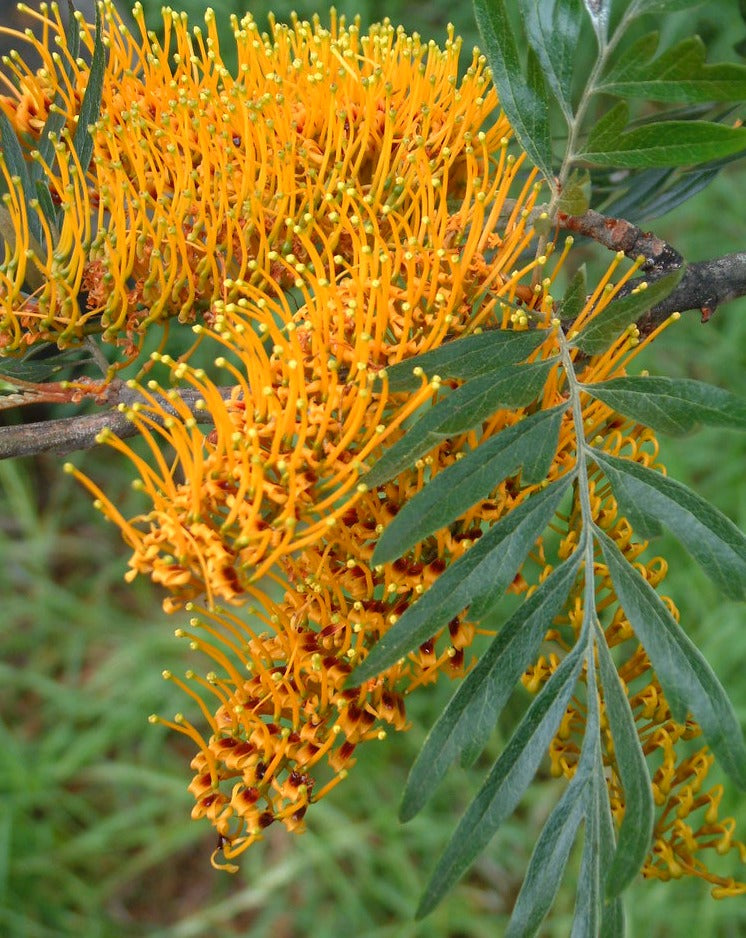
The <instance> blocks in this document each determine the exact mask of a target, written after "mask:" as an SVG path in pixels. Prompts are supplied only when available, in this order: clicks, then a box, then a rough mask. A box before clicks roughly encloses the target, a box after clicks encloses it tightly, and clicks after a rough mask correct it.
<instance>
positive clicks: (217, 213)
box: [0, 0, 527, 355]
mask: <svg viewBox="0 0 746 938" xmlns="http://www.w3.org/2000/svg"><path fill="white" fill-rule="evenodd" d="M102 10H103V15H104V22H105V44H106V49H107V65H106V70H105V75H104V83H103V100H102V110H101V114H100V116H99V118H98V120H97V121H96V122H95V124H94V125H93V126H92V135H93V147H94V149H93V159H92V162H91V165H90V166H88V167H82V168H81V167H80V166H79V164H78V161H77V155H76V153H75V151H74V148H73V147H72V145H71V141H70V138H69V131H70V129H72V128H73V127H74V126H75V122H76V121H77V114H78V110H79V107H80V98H81V90H82V89H85V88H86V87H87V84H88V77H89V73H88V68H89V66H88V65H87V64H86V62H85V61H84V60H83V59H82V58H80V57H78V58H73V57H72V55H71V54H70V50H69V49H68V46H67V43H66V40H65V38H64V31H63V27H62V24H61V21H60V17H59V13H58V11H57V9H56V6H55V5H53V6H52V13H53V16H49V15H47V14H48V11H47V8H46V6H43V7H42V13H41V14H31V15H35V16H37V17H38V18H40V19H41V20H42V23H43V26H44V32H43V35H42V38H41V39H40V40H33V39H30V40H26V37H23V36H20V35H18V38H19V39H21V40H23V41H30V42H31V44H32V46H33V47H34V50H35V51H36V52H37V53H38V54H39V55H41V57H42V62H43V67H42V69H41V70H40V71H37V72H34V71H32V70H30V69H29V68H28V67H27V66H25V65H24V64H23V61H22V60H21V58H20V57H16V58H14V59H13V64H12V69H11V71H12V72H13V73H14V74H13V75H12V77H13V78H14V79H15V82H14V83H11V82H10V81H8V79H6V82H7V83H8V84H10V86H11V88H12V93H11V94H10V95H6V96H5V97H3V98H0V107H2V108H3V110H4V111H5V113H6V115H7V116H8V117H9V118H10V119H11V121H12V122H13V123H14V125H15V127H16V129H17V130H18V131H19V132H20V133H21V134H22V135H23V136H24V139H25V140H26V141H28V142H29V145H30V146H33V144H34V143H35V142H36V139H37V138H38V135H39V134H40V132H41V128H42V126H43V120H44V118H45V117H46V116H47V115H48V113H49V110H50V107H51V102H52V100H53V99H54V97H55V95H57V97H58V98H59V100H58V102H57V104H56V107H57V108H58V109H60V110H61V111H62V112H63V113H64V114H66V115H67V125H68V126H67V129H66V130H64V131H63V133H62V134H61V136H60V139H59V140H58V141H57V145H56V156H55V161H54V165H53V166H45V167H44V178H45V182H46V184H47V185H48V186H49V188H50V192H51V197H52V200H53V201H54V202H56V203H57V204H59V205H60V207H61V210H62V215H61V222H60V230H59V232H57V231H54V230H52V227H50V225H49V223H48V221H47V220H46V219H45V218H44V215H43V213H41V211H40V209H39V207H38V204H34V205H29V204H27V203H26V201H25V200H24V198H23V193H22V191H21V187H20V183H19V181H18V180H17V179H16V180H14V179H13V178H12V177H11V173H10V170H9V168H8V167H7V165H6V164H5V163H4V162H3V161H0V171H2V172H3V173H4V175H5V181H6V184H7V187H8V190H9V198H8V200H7V211H8V213H9V218H8V224H9V225H10V226H11V227H12V229H13V230H14V232H15V236H16V241H17V245H16V248H15V250H14V248H13V245H9V247H8V248H7V249H6V253H7V251H8V250H9V251H10V252H11V254H12V257H11V256H6V260H5V263H3V264H0V302H2V307H3V311H4V320H3V322H2V323H0V342H1V343H2V345H3V346H4V347H5V349H6V350H13V349H16V348H20V347H23V346H25V345H27V344H30V343H32V342H34V341H37V340H54V341H58V342H59V343H61V344H70V343H75V342H79V341H80V340H81V338H82V337H83V336H84V335H85V334H87V333H89V332H92V331H99V332H102V333H103V336H104V338H105V339H107V340H110V341H112V342H116V343H117V344H120V345H121V344H124V345H125V346H126V350H127V352H128V354H129V355H134V354H135V352H136V350H137V349H138V348H139V347H140V345H141V344H142V341H143V337H144V334H145V332H146V331H147V330H148V329H149V327H150V326H151V325H152V324H153V323H154V322H156V321H166V320H168V319H169V318H170V317H174V316H178V318H179V319H180V321H182V322H184V321H186V322H194V321H198V320H201V319H202V317H203V316H205V314H208V313H209V310H210V309H211V307H212V304H213V303H214V302H215V301H216V300H222V301H224V302H233V301H235V300H236V299H238V298H240V295H241V294H240V290H241V287H240V286H237V287H236V288H235V289H234V288H233V287H230V286H228V284H230V283H234V284H237V285H241V284H244V283H249V284H251V285H252V286H253V287H258V288H260V289H266V290H267V291H268V292H269V293H270V294H273V293H274V292H275V291H276V290H277V288H278V287H279V288H281V289H286V288H292V287H293V286H294V285H298V284H299V283H306V282H307V279H308V278H307V276H306V274H307V273H311V275H312V279H313V282H314V285H315V284H316V281H320V280H323V279H326V280H328V281H329V284H330V287H331V289H332V291H333V290H334V289H335V288H336V287H337V286H338V285H339V284H340V283H341V282H342V281H344V279H345V278H346V277H347V276H348V275H349V272H350V271H351V270H354V272H355V278H356V279H357V278H358V276H359V271H358V270H357V260H356V257H357V252H358V251H359V250H360V247H361V246H362V245H363V244H365V243H367V244H368V245H369V246H371V248H373V247H374V246H376V245H379V244H382V243H392V242H394V243H396V244H397V245H400V246H401V252H402V253H406V254H407V255H408V257H407V259H406V262H405V264H404V266H403V268H402V269H401V270H400V271H398V273H399V280H398V294H399V296H398V297H396V296H391V297H390V296H389V295H388V294H389V292H390V291H389V290H387V291H386V296H385V297H383V298H382V300H381V302H384V303H385V302H387V301H388V300H389V299H391V300H392V301H393V300H395V299H397V298H398V299H399V300H400V302H402V303H406V302H407V301H409V302H410V303H411V302H412V299H411V298H409V297H408V290H407V286H406V284H407V281H408V278H409V276H410V275H411V274H412V273H413V272H414V271H415V270H416V269H417V268H418V267H419V266H421V264H422V263H423V262H422V260H421V259H420V254H421V252H422V248H423V247H426V246H429V245H434V244H436V243H437V244H438V245H441V246H443V245H444V243H445V246H446V247H447V246H448V245H449V244H450V246H452V247H458V240H459V238H468V237H470V238H472V239H475V240H478V239H479V238H480V236H481V224H480V222H481V219H480V218H479V217H478V216H477V217H475V218H472V217H471V215H470V213H471V211H472V208H473V206H474V205H477V206H478V205H479V204H482V205H485V204H490V205H494V204H496V200H497V203H499V204H500V206H501V205H502V199H504V191H506V190H507V188H508V187H509V185H510V183H511V182H512V181H513V179H514V178H515V176H516V173H517V171H518V166H519V163H520V162H521V161H520V160H517V161H514V160H513V158H512V157H509V156H508V155H507V152H506V150H505V145H506V144H507V135H508V134H509V127H508V124H507V122H506V121H505V118H504V117H502V116H500V117H498V119H497V120H495V121H493V122H492V123H489V122H488V120H487V119H488V117H489V116H490V115H491V114H492V113H493V112H494V110H495V106H496V97H495V92H494V89H492V88H491V87H490V83H489V75H488V73H487V71H486V69H485V60H484V58H483V57H480V56H478V55H477V54H476V53H475V55H474V58H473V61H472V64H471V66H470V67H469V68H468V69H467V72H466V75H465V76H464V77H463V79H461V80H459V78H458V57H459V50H460V41H459V40H455V39H454V38H453V36H452V35H451V36H450V37H449V39H448V40H447V42H446V44H445V48H444V49H443V50H441V49H439V48H438V47H437V46H436V45H435V44H434V43H429V44H425V43H423V42H421V41H420V40H419V39H418V38H412V37H409V36H407V35H406V34H405V33H404V32H403V31H402V30H401V29H394V27H393V26H391V25H390V24H389V23H384V24H382V25H380V26H374V27H372V28H371V30H370V31H369V32H368V34H367V35H366V34H363V33H361V31H360V29H359V26H358V25H357V24H351V25H350V26H349V27H348V26H346V25H345V23H344V19H343V18H340V19H337V17H336V16H335V15H334V14H332V17H331V24H330V27H329V28H328V29H327V28H324V27H322V25H321V24H320V22H319V21H318V19H317V20H315V21H314V23H313V24H309V23H304V22H300V21H295V22H294V23H293V25H292V26H284V25H279V24H276V25H274V26H273V31H272V35H271V36H267V35H264V34H261V33H260V32H259V30H258V28H257V25H256V23H255V22H254V21H253V20H252V18H251V16H250V15H247V16H246V17H245V18H244V19H243V20H241V21H240V22H239V21H238V20H236V18H235V17H233V18H232V24H233V32H234V38H235V44H236V54H237V57H238V70H237V73H236V74H235V75H232V74H231V73H229V71H228V70H227V69H226V67H225V65H224V64H223V62H222V59H221V55H220V49H219V40H218V35H217V29H216V23H215V16H214V14H213V13H212V11H210V10H208V12H207V14H206V17H205V20H206V33H205V34H203V33H202V31H201V30H199V29H195V30H194V32H190V30H189V29H188V27H187V23H186V19H185V17H184V16H182V15H179V14H176V13H173V12H172V11H166V12H165V13H164V37H163V40H162V42H159V41H158V40H157V39H156V38H155V36H154V34H153V33H152V32H149V31H148V30H147V29H146V27H145V23H144V18H143V11H142V8H141V7H140V6H139V5H138V6H137V7H136V8H135V10H134V16H135V21H136V23H137V27H138V30H139V36H138V35H133V34H132V33H131V32H130V31H129V30H128V29H127V28H126V27H125V26H124V24H123V23H122V21H121V19H120V18H119V15H118V13H117V12H116V10H115V8H114V7H113V5H112V4H111V3H110V2H108V0H107V2H106V3H105V4H104V5H103V7H102ZM79 25H80V32H81V42H82V46H83V47H84V48H87V49H88V51H89V52H91V50H92V48H93V42H94V36H93V32H92V29H91V27H90V26H88V25H86V24H85V23H83V22H82V20H80V21H79ZM55 45H56V46H58V47H59V48H58V50H57V51H55V52H54V55H53V54H52V51H51V49H53V48H54V46H55ZM174 49H175V50H176V51H175V52H174V51H173V50H174ZM55 57H56V58H55ZM60 57H61V61H62V64H63V65H64V66H65V67H64V68H63V67H62V65H60V64H59V63H60ZM496 152H499V153H500V154H501V155H500V157H499V160H500V162H501V164H502V165H501V169H500V172H498V173H495V172H490V170H489V169H488V163H489V162H490V161H491V160H492V156H491V154H493V153H496ZM30 159H31V160H32V161H34V160H37V161H38V160H39V156H38V150H32V152H31V156H30ZM490 182H491V184H492V185H493V186H495V185H496V186H497V187H498V188H499V189H500V190H504V191H495V190H494V189H493V190H492V191H491V190H490V187H489V183H490ZM526 198H527V197H526V196H524V202H525V200H526ZM448 199H454V200H456V201H457V203H458V205H460V208H458V207H457V208H456V209H455V210H454V211H452V212H449V211H446V204H447V200H448ZM524 202H522V203H521V208H523V207H524ZM29 212H31V213H35V214H36V215H38V218H39V222H40V224H41V226H42V231H43V237H42V243H41V244H36V243H32V242H31V241H30V240H29V235H28V229H29V225H28V214H29ZM459 212H460V213H461V214H460V217H459ZM92 216H93V218H92ZM454 216H455V217H454ZM472 221H473V224H472V225H471V227H470V233H469V234H468V235H467V233H466V229H467V226H468V225H469V222H472ZM518 228H519V225H518V220H517V218H514V219H513V220H512V224H511V225H510V226H509V227H508V230H509V231H511V230H512V233H511V239H512V242H514V243H511V245H510V246H509V247H508V248H507V249H506V250H505V251H504V252H502V253H503V254H504V256H505V265H504V266H503V267H502V270H500V271H496V272H495V276H503V275H504V271H506V270H507V271H510V270H511V269H512V265H513V264H514V263H515V261H516V259H517V257H518V254H519V251H520V237H518V236H517V229H518ZM410 242H411V243H410ZM379 254H380V251H379V250H378V249H376V250H373V255H374V257H373V258H372V259H371V267H375V266H376V265H377V264H378V263H385V261H383V262H381V261H380V260H379V259H378V255H379ZM425 264H426V267H427V270H426V271H424V270H423V275H425V274H426V275H427V276H428V284H427V288H426V289H424V297H423V299H424V298H426V300H427V302H428V303H429V304H430V305H431V306H433V307H437V306H438V303H439V300H438V299H437V295H438V292H439V286H438V283H439V280H441V279H442V278H443V277H445V276H447V275H448V274H449V273H450V271H449V264H450V260H449V257H448V256H445V257H442V258H441V257H437V256H434V255H433V256H432V257H431V258H428V260H427V261H426V262H425ZM314 272H315V273H314ZM29 274H32V275H33V276H32V277H31V278H30V277H29ZM369 276H370V277H371V279H375V274H373V273H371V274H370V275H369ZM386 279H387V280H389V281H393V277H392V276H391V275H389V276H388V277H387V278H386ZM32 281H33V282H32ZM35 285H36V286H35ZM405 318H406V317H405ZM437 340H438V336H437V335H436V336H434V337H432V338H430V339H428V341H429V342H436V341H437ZM406 351H407V349H406V348H402V349H401V352H402V354H404V353H405V352H406ZM411 352H412V349H411V348H410V349H409V353H410V354H411Z"/></svg>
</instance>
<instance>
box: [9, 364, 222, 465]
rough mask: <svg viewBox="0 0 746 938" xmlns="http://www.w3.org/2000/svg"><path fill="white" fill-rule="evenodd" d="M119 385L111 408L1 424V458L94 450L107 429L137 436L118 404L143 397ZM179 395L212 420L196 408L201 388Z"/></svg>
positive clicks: (203, 415)
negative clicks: (6, 425)
mask: <svg viewBox="0 0 746 938" xmlns="http://www.w3.org/2000/svg"><path fill="white" fill-rule="evenodd" d="M117 385H118V386H116V387H113V388H112V389H111V390H110V391H109V393H107V403H113V404H114V405H115V406H113V407H107V409H106V410H105V411H103V412H101V413H98V414H81V415H80V416H79V417H77V416H76V417H62V418H59V419H56V420H43V421H39V422H37V423H24V424H18V425H17V426H12V427H0V459H9V458H11V457H14V456H39V455H41V454H42V453H53V454H55V455H58V456H66V455H68V454H69V453H73V452H75V451H76V450H81V449H91V448H92V447H93V446H95V445H96V443H97V440H96V437H97V436H98V434H99V433H100V432H101V431H102V430H103V429H105V428H106V429H109V430H111V431H112V432H114V433H116V435H117V436H118V437H120V438H122V439H126V438H128V437H132V436H136V435H137V433H138V430H137V427H136V426H135V425H134V424H133V423H132V422H131V421H130V420H128V419H127V417H126V416H125V414H124V413H122V411H120V410H119V409H118V408H117V407H116V404H120V403H122V404H134V403H135V401H138V400H141V399H142V398H141V397H140V395H139V394H138V393H137V391H134V390H131V389H130V388H128V387H127V386H126V385H124V384H122V383H121V382H118V383H117ZM231 390H232V389H231V388H224V389H222V393H223V396H224V397H227V396H228V395H229V394H230V393H231ZM179 396H180V397H181V399H182V401H184V403H185V404H187V406H188V407H189V409H190V410H191V411H192V414H193V415H194V418H195V420H196V421H197V423H211V422H212V420H211V418H210V414H209V412H207V411H204V410H197V409H196V407H195V405H196V403H197V401H198V400H199V398H200V394H199V392H198V391H196V390H195V389H194V388H185V389H184V390H182V391H180V392H179ZM161 403H162V405H163V409H164V410H165V411H166V412H167V413H170V414H172V415H174V416H175V415H176V411H175V410H174V408H173V407H172V406H171V405H170V404H169V402H168V400H167V399H166V398H162V399H161Z"/></svg>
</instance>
